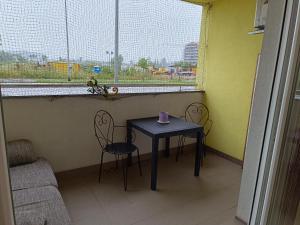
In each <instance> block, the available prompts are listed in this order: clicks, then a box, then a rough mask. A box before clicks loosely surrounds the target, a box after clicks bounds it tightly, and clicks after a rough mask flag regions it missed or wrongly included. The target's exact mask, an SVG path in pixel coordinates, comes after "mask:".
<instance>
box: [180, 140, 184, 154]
mask: <svg viewBox="0 0 300 225" xmlns="http://www.w3.org/2000/svg"><path fill="white" fill-rule="evenodd" d="M184 144H185V137H182V142H181V149H180V153H181V154H183V149H184Z"/></svg>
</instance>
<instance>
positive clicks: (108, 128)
mask: <svg viewBox="0 0 300 225" xmlns="http://www.w3.org/2000/svg"><path fill="white" fill-rule="evenodd" d="M94 128H95V136H96V137H97V140H98V142H99V145H100V148H101V161H100V168H99V183H100V180H101V175H102V167H103V156H104V153H110V154H113V155H115V158H116V166H117V167H118V159H119V157H120V156H121V158H122V169H123V177H124V189H125V191H126V190H127V174H128V164H129V160H128V159H129V156H131V154H132V153H133V152H135V151H137V158H138V166H139V170H140V175H141V176H142V167H141V161H140V152H139V149H138V147H137V146H135V145H134V144H128V143H127V142H126V140H125V141H124V142H115V140H114V132H115V129H116V128H126V126H116V125H115V123H114V119H113V117H112V116H111V114H110V113H108V112H106V111H104V110H99V111H98V112H97V113H96V115H95V118H94ZM126 155H127V159H126V157H124V156H126Z"/></svg>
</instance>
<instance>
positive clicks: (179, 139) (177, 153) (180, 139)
mask: <svg viewBox="0 0 300 225" xmlns="http://www.w3.org/2000/svg"><path fill="white" fill-rule="evenodd" d="M182 138H183V137H182V136H179V138H178V146H177V152H176V162H178V158H179V154H180V149H181V145H182Z"/></svg>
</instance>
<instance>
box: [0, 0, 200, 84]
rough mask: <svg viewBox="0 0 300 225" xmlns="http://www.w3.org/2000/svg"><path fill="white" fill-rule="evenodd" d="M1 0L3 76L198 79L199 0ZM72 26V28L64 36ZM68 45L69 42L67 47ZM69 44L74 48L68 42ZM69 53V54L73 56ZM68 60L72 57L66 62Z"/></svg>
mask: <svg viewBox="0 0 300 225" xmlns="http://www.w3.org/2000/svg"><path fill="white" fill-rule="evenodd" d="M115 6H116V5H115V0H109V1H108V0H85V1H84V0H66V1H65V0H43V1H42V0H14V1H11V0H1V2H0V79H1V82H12V81H17V82H48V83H53V82H55V83H60V82H68V80H67V78H68V72H70V73H71V81H72V82H81V83H84V82H85V80H86V79H87V77H89V76H95V77H96V78H97V79H98V80H100V81H102V82H107V83H110V82H113V79H114V72H115V71H114V62H115V61H116V60H115V58H116V57H117V62H118V64H119V69H118V70H119V82H120V83H139V84H171V83H172V84H194V83H195V70H196V69H195V68H196V64H195V63H193V62H190V61H189V60H188V59H187V58H186V52H185V50H186V49H187V44H189V43H194V47H193V48H192V49H191V50H189V52H188V54H194V57H195V56H196V57H197V50H198V47H197V43H198V41H199V35H200V23H201V21H200V18H201V7H200V6H196V5H193V4H190V3H186V2H183V1H179V0H164V1H161V0H147V1H146V0H145V1H142V0H119V42H118V46H119V56H116V54H115ZM67 31H68V35H67ZM68 44H69V46H68ZM68 47H69V48H68ZM68 52H69V57H68ZM68 59H69V61H68Z"/></svg>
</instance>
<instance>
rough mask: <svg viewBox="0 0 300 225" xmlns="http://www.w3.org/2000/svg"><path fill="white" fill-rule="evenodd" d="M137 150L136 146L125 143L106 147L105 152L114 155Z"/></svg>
mask: <svg viewBox="0 0 300 225" xmlns="http://www.w3.org/2000/svg"><path fill="white" fill-rule="evenodd" d="M136 149H137V147H136V146H135V145H134V144H127V143H125V142H119V143H113V144H109V145H107V146H106V147H105V151H106V152H109V153H112V154H128V153H132V152H134V151H135V150H136Z"/></svg>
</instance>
